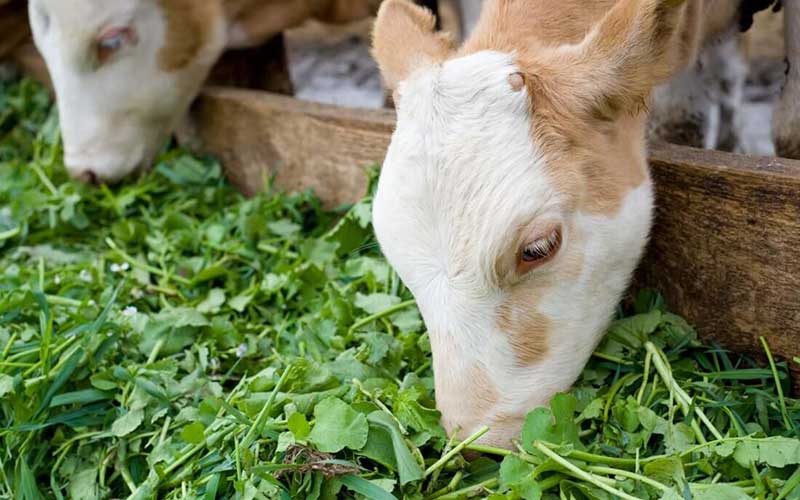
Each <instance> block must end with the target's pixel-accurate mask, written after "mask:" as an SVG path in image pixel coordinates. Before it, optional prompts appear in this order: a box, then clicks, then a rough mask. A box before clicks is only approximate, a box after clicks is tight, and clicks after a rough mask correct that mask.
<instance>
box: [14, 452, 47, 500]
mask: <svg viewBox="0 0 800 500" xmlns="http://www.w3.org/2000/svg"><path fill="white" fill-rule="evenodd" d="M15 482H16V484H17V485H18V487H17V493H18V494H19V496H20V499H19V500H41V499H42V498H44V497H42V493H41V492H40V491H39V487H38V486H37V484H36V477H35V476H34V475H33V472H31V469H30V467H29V466H28V462H27V461H26V460H25V457H24V456H20V457H19V458H18V459H17V467H16V473H15Z"/></svg>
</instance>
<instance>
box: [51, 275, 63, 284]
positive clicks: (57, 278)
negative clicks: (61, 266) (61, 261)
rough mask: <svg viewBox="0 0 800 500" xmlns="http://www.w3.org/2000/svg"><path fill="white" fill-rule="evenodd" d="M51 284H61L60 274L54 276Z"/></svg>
mask: <svg viewBox="0 0 800 500" xmlns="http://www.w3.org/2000/svg"><path fill="white" fill-rule="evenodd" d="M53 283H55V284H56V285H60V284H61V275H60V274H56V275H55V277H54V278H53Z"/></svg>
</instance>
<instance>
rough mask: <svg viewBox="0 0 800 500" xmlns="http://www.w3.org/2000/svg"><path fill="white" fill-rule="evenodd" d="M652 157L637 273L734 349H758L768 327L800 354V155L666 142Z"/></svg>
mask: <svg viewBox="0 0 800 500" xmlns="http://www.w3.org/2000/svg"><path fill="white" fill-rule="evenodd" d="M650 166H651V171H652V173H653V177H654V179H655V182H656V186H657V214H656V220H655V226H654V227H653V233H652V234H653V237H652V240H651V242H650V245H649V248H648V252H647V256H646V258H645V261H644V263H643V264H642V266H641V267H640V269H639V272H638V276H637V283H638V284H639V285H640V286H652V287H655V288H657V289H658V290H660V291H661V292H662V293H663V294H664V297H665V299H666V301H667V303H668V304H669V306H670V307H671V308H672V309H673V310H675V311H676V312H678V313H680V314H681V315H684V316H685V317H686V318H687V319H689V321H690V322H691V323H692V324H693V325H694V326H695V327H696V328H697V330H698V332H700V333H701V334H702V335H703V336H704V337H706V338H709V339H713V340H715V341H717V342H719V343H720V344H722V345H724V346H725V347H727V348H729V349H732V350H736V351H743V352H749V353H753V354H756V355H758V356H759V357H761V354H762V353H763V351H762V349H761V346H760V343H759V337H760V336H764V337H765V338H766V339H767V341H768V342H769V345H770V347H771V349H772V350H773V351H774V352H776V353H779V354H780V355H781V356H784V357H786V358H791V357H794V356H800V161H795V160H786V159H781V158H766V157H746V156H740V155H734V154H728V153H720V152H713V151H703V150H696V149H690V148H684V147H679V146H672V145H666V144H665V145H657V146H653V147H652V148H651V155H650ZM794 366H795V368H800V367H798V365H797V364H795V365H794ZM795 374H796V375H800V371H797V372H795ZM798 382H800V377H797V376H796V377H795V387H796V389H800V383H798Z"/></svg>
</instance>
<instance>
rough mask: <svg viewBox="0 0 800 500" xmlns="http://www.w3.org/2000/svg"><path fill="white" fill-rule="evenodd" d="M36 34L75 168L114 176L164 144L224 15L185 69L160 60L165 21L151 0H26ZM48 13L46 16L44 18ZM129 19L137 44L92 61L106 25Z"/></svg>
mask: <svg viewBox="0 0 800 500" xmlns="http://www.w3.org/2000/svg"><path fill="white" fill-rule="evenodd" d="M29 5H30V17H31V26H32V28H33V34H34V39H35V41H36V45H37V47H38V48H39V51H40V52H41V53H42V55H43V56H44V58H45V61H46V62H47V66H48V70H49V72H50V76H51V78H52V80H53V84H54V87H55V91H56V95H57V96H58V109H59V114H60V118H61V128H62V133H63V138H64V153H65V155H64V161H65V164H66V166H67V169H68V170H69V171H70V173H71V174H72V175H75V176H81V175H83V173H84V172H86V171H92V172H93V173H94V174H95V176H96V177H97V178H98V179H99V180H102V181H106V182H115V181H118V180H119V179H121V178H122V177H124V176H126V175H128V174H129V173H131V172H132V171H134V170H135V169H137V168H139V167H140V166H142V165H145V164H147V163H149V162H150V160H152V157H153V156H154V155H155V154H156V153H157V152H158V149H159V148H160V147H162V145H163V143H164V141H165V140H166V139H167V136H168V134H169V133H170V132H171V131H172V130H173V128H174V127H175V125H176V122H177V120H179V119H180V117H181V115H183V113H184V112H185V110H186V109H187V108H188V106H189V104H190V102H191V100H192V99H193V98H194V96H195V95H196V94H197V92H198V90H199V88H200V85H201V84H202V82H203V80H204V79H205V77H206V73H207V71H208V69H209V68H210V67H211V65H212V64H213V62H214V61H215V60H216V58H217V57H219V55H220V53H221V52H222V49H223V46H224V42H225V25H224V24H225V21H224V20H223V19H220V20H219V25H218V26H217V27H216V28H217V29H216V30H215V33H214V36H213V37H212V39H211V41H210V43H208V44H207V45H206V47H204V48H203V50H202V51H201V52H202V53H201V54H200V55H199V57H197V58H196V59H195V60H194V61H192V63H190V64H189V65H188V66H187V67H186V68H184V69H182V70H180V71H174V72H166V71H164V70H162V69H161V68H160V67H159V64H158V60H159V57H158V56H159V52H160V50H161V49H162V48H163V47H164V45H165V31H166V22H165V18H164V13H163V11H162V10H161V8H160V7H159V6H158V3H157V2H155V1H152V0H148V1H135V0H30V3H29ZM45 16H46V18H47V22H46V19H45ZM125 26H131V27H133V28H134V29H135V30H136V32H137V38H138V43H136V44H135V45H130V46H127V47H125V48H123V49H122V50H121V51H120V52H119V53H118V54H117V55H116V56H115V57H114V58H113V59H111V60H109V61H108V62H107V63H106V64H104V65H102V66H99V67H97V66H95V65H94V64H93V61H94V53H95V39H96V38H97V36H98V35H99V34H100V33H102V32H103V30H105V29H108V28H109V27H125Z"/></svg>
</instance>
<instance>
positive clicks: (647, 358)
mask: <svg viewBox="0 0 800 500" xmlns="http://www.w3.org/2000/svg"><path fill="white" fill-rule="evenodd" d="M652 360H653V355H652V354H651V353H649V352H648V353H647V355H646V356H645V357H644V376H643V379H642V386H641V387H640V388H639V394H637V396H636V403H637V404H638V405H639V406H641V405H642V399H644V390H645V389H646V388H647V379H648V377H649V376H650V362H651V361H652Z"/></svg>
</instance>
